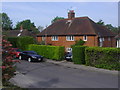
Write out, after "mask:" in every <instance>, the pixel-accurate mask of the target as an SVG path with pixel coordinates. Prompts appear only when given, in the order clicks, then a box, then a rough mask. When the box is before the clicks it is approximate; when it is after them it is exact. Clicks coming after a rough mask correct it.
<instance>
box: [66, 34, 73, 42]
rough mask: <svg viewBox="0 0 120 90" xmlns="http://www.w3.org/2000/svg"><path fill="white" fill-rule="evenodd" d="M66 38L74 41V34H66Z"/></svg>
mask: <svg viewBox="0 0 120 90" xmlns="http://www.w3.org/2000/svg"><path fill="white" fill-rule="evenodd" d="M66 40H67V41H74V36H73V35H69V36H66Z"/></svg>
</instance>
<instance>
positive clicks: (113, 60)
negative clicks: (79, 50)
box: [85, 47, 120, 70]
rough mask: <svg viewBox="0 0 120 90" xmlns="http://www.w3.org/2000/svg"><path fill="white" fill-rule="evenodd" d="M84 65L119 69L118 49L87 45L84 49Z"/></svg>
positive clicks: (119, 55) (119, 51)
mask: <svg viewBox="0 0 120 90" xmlns="http://www.w3.org/2000/svg"><path fill="white" fill-rule="evenodd" d="M85 57H86V58H85V61H86V65H89V66H94V67H97V68H104V69H110V70H111V69H112V70H120V49H119V48H101V47H88V48H86V50H85Z"/></svg>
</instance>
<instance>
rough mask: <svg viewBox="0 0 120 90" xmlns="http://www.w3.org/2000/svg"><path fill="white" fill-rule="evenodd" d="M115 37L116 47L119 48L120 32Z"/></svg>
mask: <svg viewBox="0 0 120 90" xmlns="http://www.w3.org/2000/svg"><path fill="white" fill-rule="evenodd" d="M115 38H116V40H117V48H120V34H118V35H117V36H116V37H115Z"/></svg>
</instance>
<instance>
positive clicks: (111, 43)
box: [103, 37, 116, 47]
mask: <svg viewBox="0 0 120 90" xmlns="http://www.w3.org/2000/svg"><path fill="white" fill-rule="evenodd" d="M103 47H116V39H115V38H114V37H110V40H109V37H104V41H103Z"/></svg>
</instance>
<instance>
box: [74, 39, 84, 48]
mask: <svg viewBox="0 0 120 90" xmlns="http://www.w3.org/2000/svg"><path fill="white" fill-rule="evenodd" d="M84 43H85V41H83V40H82V39H80V40H79V41H76V42H75V45H81V46H82V45H84Z"/></svg>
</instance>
